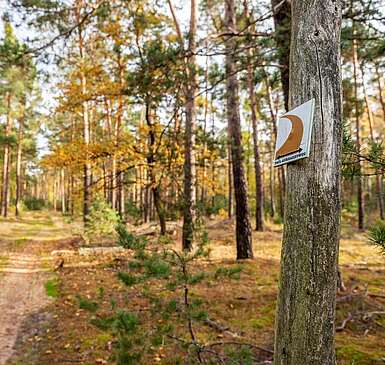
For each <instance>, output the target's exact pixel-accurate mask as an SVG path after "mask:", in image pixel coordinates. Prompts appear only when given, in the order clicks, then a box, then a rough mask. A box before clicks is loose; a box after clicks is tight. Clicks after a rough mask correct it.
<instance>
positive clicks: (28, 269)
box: [0, 255, 49, 365]
mask: <svg viewBox="0 0 385 365" xmlns="http://www.w3.org/2000/svg"><path fill="white" fill-rule="evenodd" d="M42 264H43V262H42V260H41V259H39V258H38V257H36V256H33V255H19V256H18V257H17V259H15V258H13V259H10V260H9V263H8V264H7V266H6V267H4V268H3V272H4V274H3V276H2V277H1V278H0V293H1V295H0V364H1V365H3V364H5V363H6V361H7V359H8V358H9V357H11V355H12V353H13V346H14V343H15V341H16V338H17V335H18V330H19V327H20V325H21V323H22V322H23V320H24V318H25V317H26V316H28V315H29V314H31V313H33V312H35V311H38V310H39V309H41V308H43V307H44V306H45V305H46V304H48V302H49V299H48V298H47V296H46V294H45V289H44V282H45V281H46V280H47V273H45V272H44V271H47V269H44V268H42Z"/></svg>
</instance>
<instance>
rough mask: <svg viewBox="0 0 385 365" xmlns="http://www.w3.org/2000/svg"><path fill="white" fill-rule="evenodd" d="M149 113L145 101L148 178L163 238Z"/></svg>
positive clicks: (162, 218)
mask: <svg viewBox="0 0 385 365" xmlns="http://www.w3.org/2000/svg"><path fill="white" fill-rule="evenodd" d="M151 113H152V111H151V106H150V102H149V101H146V123H147V126H148V128H149V132H148V137H149V143H148V154H147V164H148V176H149V179H150V184H151V191H152V197H153V203H154V207H155V210H156V213H157V214H158V218H159V224H160V234H161V235H162V236H164V235H166V215H165V210H164V206H163V202H162V197H161V193H160V182H159V181H157V178H156V172H155V151H154V150H155V148H156V146H155V143H156V140H155V138H156V135H155V131H154V125H153V122H152V115H151Z"/></svg>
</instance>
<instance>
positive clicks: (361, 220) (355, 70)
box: [352, 21, 365, 230]
mask: <svg viewBox="0 0 385 365" xmlns="http://www.w3.org/2000/svg"><path fill="white" fill-rule="evenodd" d="M352 29H353V60H352V61H353V81H354V109H355V122H356V148H357V152H358V153H360V150H361V131H360V128H361V125H360V110H359V103H358V58H357V40H356V39H355V36H356V32H355V22H354V21H353V27H352ZM357 165H358V169H357V173H358V176H357V205H358V229H360V230H363V229H364V226H365V222H364V217H365V205H364V204H365V202H364V193H363V189H362V177H361V171H362V166H361V161H360V160H358V161H357Z"/></svg>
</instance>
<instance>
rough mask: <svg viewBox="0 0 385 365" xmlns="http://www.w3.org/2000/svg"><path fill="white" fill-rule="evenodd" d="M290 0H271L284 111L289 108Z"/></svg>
mask: <svg viewBox="0 0 385 365" xmlns="http://www.w3.org/2000/svg"><path fill="white" fill-rule="evenodd" d="M291 2H292V0H271V7H272V9H273V17H274V27H275V33H274V38H275V42H276V44H277V49H278V59H279V64H280V66H281V68H280V72H281V83H282V91H283V97H284V101H285V110H286V111H288V110H289V60H290V31H291V26H290V23H291Z"/></svg>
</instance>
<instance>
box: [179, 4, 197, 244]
mask: <svg viewBox="0 0 385 365" xmlns="http://www.w3.org/2000/svg"><path fill="white" fill-rule="evenodd" d="M190 3H191V14H190V31H189V37H188V39H189V44H188V50H187V53H188V57H187V65H186V76H187V83H188V85H187V87H186V126H185V137H184V148H185V152H184V167H183V170H184V181H183V192H184V194H183V198H184V199H183V237H182V247H183V249H184V250H188V251H189V250H191V249H192V248H193V242H194V225H195V219H196V218H195V216H196V189H195V186H196V166H195V150H194V148H195V122H196V106H195V94H196V90H197V86H198V83H197V70H196V67H197V66H196V57H195V52H196V31H197V14H198V2H197V1H196V0H191V1H190Z"/></svg>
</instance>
